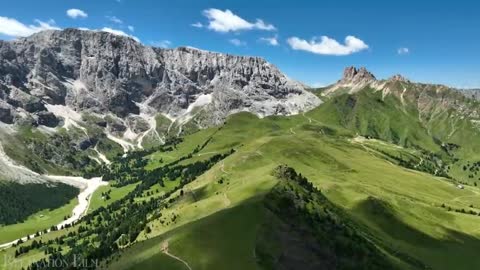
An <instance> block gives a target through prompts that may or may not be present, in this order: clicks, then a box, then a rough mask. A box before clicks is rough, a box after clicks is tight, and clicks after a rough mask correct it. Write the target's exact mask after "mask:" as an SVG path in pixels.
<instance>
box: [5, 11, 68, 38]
mask: <svg viewBox="0 0 480 270" xmlns="http://www.w3.org/2000/svg"><path fill="white" fill-rule="evenodd" d="M35 23H36V25H33V24H31V25H25V24H23V23H21V22H19V21H17V20H15V19H13V18H8V17H1V16H0V34H4V35H6V36H11V37H26V36H30V35H32V34H34V33H37V32H40V31H43V30H49V29H55V30H59V29H60V28H59V27H57V26H56V25H55V21H54V20H49V21H48V22H43V21H40V20H35Z"/></svg>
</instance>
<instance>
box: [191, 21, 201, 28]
mask: <svg viewBox="0 0 480 270" xmlns="http://www.w3.org/2000/svg"><path fill="white" fill-rule="evenodd" d="M190 26H193V27H196V28H203V24H202V23H201V22H196V23H192V24H190Z"/></svg>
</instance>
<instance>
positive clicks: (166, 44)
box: [150, 39, 172, 48]
mask: <svg viewBox="0 0 480 270" xmlns="http://www.w3.org/2000/svg"><path fill="white" fill-rule="evenodd" d="M150 44H151V45H152V46H154V47H159V48H169V47H170V46H172V42H171V41H170V40H166V39H165V40H160V41H153V42H150Z"/></svg>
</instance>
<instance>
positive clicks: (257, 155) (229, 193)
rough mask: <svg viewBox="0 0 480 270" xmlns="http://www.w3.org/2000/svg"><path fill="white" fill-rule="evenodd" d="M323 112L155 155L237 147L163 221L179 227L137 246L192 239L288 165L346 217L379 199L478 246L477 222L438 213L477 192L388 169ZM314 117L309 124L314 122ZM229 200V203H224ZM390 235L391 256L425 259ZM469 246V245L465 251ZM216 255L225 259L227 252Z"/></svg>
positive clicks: (202, 135) (434, 255) (439, 233)
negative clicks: (179, 234)
mask: <svg viewBox="0 0 480 270" xmlns="http://www.w3.org/2000/svg"><path fill="white" fill-rule="evenodd" d="M320 109H321V107H319V108H317V109H315V110H314V111H312V112H310V113H307V114H305V116H303V115H297V116H293V117H267V118H264V119H258V118H257V117H255V116H253V115H251V114H248V113H241V114H238V115H233V116H231V117H229V119H227V122H226V124H225V125H224V126H223V127H222V128H221V129H220V130H218V129H210V130H206V131H199V132H196V133H193V134H191V135H189V136H187V137H186V139H185V140H184V142H182V143H181V144H179V145H178V146H177V149H173V150H172V151H170V152H168V153H155V154H152V155H151V157H153V156H155V155H157V154H158V155H159V156H161V157H165V160H167V157H166V155H167V154H168V155H170V156H172V157H171V158H170V160H174V159H175V158H176V157H181V156H184V155H185V153H191V151H192V150H193V149H194V148H195V147H197V146H198V145H201V144H202V143H203V142H204V141H205V140H206V139H207V138H208V137H209V136H210V135H209V134H208V132H212V131H213V130H217V133H216V134H215V135H214V136H213V137H212V139H211V141H210V142H209V143H208V144H207V145H206V146H205V148H204V149H203V150H202V151H200V152H199V153H198V154H205V157H208V156H209V155H211V154H208V153H211V152H219V151H224V150H225V149H231V148H232V147H234V148H236V149H237V150H238V151H237V153H235V154H233V155H232V156H229V157H228V158H226V159H225V160H224V163H222V164H217V165H216V166H214V167H212V168H211V169H210V170H209V171H208V172H206V173H205V174H204V175H202V176H200V177H199V178H198V179H197V180H195V181H194V182H192V183H190V184H188V185H187V186H186V187H185V189H184V191H185V194H186V195H185V196H183V197H182V199H181V200H176V201H175V202H174V203H172V205H171V206H170V207H169V209H167V210H166V211H165V212H164V213H165V215H164V216H168V215H167V214H171V213H175V214H178V215H179V217H178V219H177V221H176V223H175V224H171V225H168V226H166V227H165V226H164V227H159V225H158V224H153V225H154V226H152V229H153V230H154V233H152V234H147V235H141V236H140V238H139V239H138V241H143V240H144V239H146V238H150V237H152V236H155V235H164V234H165V233H169V232H171V231H173V230H176V229H177V228H185V230H186V232H185V233H188V232H187V231H188V230H189V229H188V226H189V224H193V223H195V222H197V221H200V220H203V219H204V218H208V217H211V216H214V215H216V214H218V213H220V212H221V211H226V210H224V209H235V208H236V207H237V206H239V205H243V203H245V202H246V201H248V200H249V199H251V198H252V197H256V196H259V195H260V194H263V193H265V192H268V190H270V189H271V187H272V186H273V185H274V184H275V181H274V180H273V179H272V178H271V176H269V172H270V171H271V169H273V166H275V164H279V163H288V164H292V166H294V167H295V168H298V169H299V171H302V173H305V175H306V176H307V177H308V178H309V179H311V181H312V182H314V183H315V185H316V186H317V187H320V188H321V189H322V192H324V194H325V196H327V198H329V199H330V200H331V201H332V202H333V203H335V204H336V205H338V206H340V207H342V208H344V209H346V211H348V212H349V213H355V212H356V209H357V208H356V206H357V205H358V204H361V203H362V202H363V201H364V200H366V199H368V196H374V197H375V198H378V199H379V200H382V201H385V202H387V203H388V205H391V206H392V207H393V208H394V209H396V211H394V212H393V213H394V215H395V217H396V218H397V219H398V220H401V221H402V222H403V223H404V224H407V225H408V226H411V227H413V228H415V229H416V230H417V231H419V232H421V233H423V234H425V235H428V236H429V237H431V238H432V239H436V240H441V239H443V238H445V237H451V235H450V234H449V232H450V231H453V232H461V233H463V234H465V235H468V236H469V237H470V239H471V240H473V241H472V242H473V243H475V241H476V240H475V238H476V237H477V235H478V234H477V233H475V230H476V228H475V223H476V222H477V219H476V218H477V217H473V216H468V215H461V214H457V213H449V212H446V211H445V210H444V209H441V208H440V207H439V205H441V204H442V203H445V202H448V203H449V204H452V205H454V206H455V207H456V208H459V207H468V205H470V204H474V205H477V204H478V205H480V202H479V198H478V194H477V193H476V192H475V189H473V188H470V187H467V188H466V189H465V190H458V189H456V188H455V187H454V186H453V184H451V183H449V182H447V181H445V179H440V178H434V177H432V176H431V175H428V174H424V173H420V172H417V171H412V170H407V169H405V168H401V167H398V166H396V165H395V164H390V163H388V162H387V161H386V160H385V159H384V157H382V156H379V155H374V154H372V153H370V152H369V151H366V150H365V149H363V147H362V146H360V145H356V144H353V143H351V142H350V141H349V139H351V138H352V137H354V136H355V132H352V131H349V130H348V127H345V126H342V125H339V124H338V123H335V122H334V121H333V122H332V121H330V120H331V119H330V118H329V117H328V116H329V114H328V112H322V113H318V111H317V110H320ZM372 114H373V113H372ZM309 117H310V118H311V119H312V120H309V119H308V118H309ZM379 130H381V129H379ZM385 134H388V133H385ZM190 138H192V140H191V141H190ZM430 138H431V137H430ZM434 143H435V142H434ZM436 146H438V144H436ZM395 151H397V150H395V148H394V147H392V150H391V152H392V153H395ZM411 155H412V158H414V157H415V156H417V155H416V153H412V154H411ZM196 158H198V159H196ZM201 159H202V156H196V157H192V160H201ZM157 161H158V160H155V159H154V158H151V159H150V162H149V164H148V165H147V166H150V168H156V167H158V166H162V164H164V163H165V162H166V161H164V163H160V162H157ZM184 162H185V163H188V162H189V161H188V160H185V161H184ZM224 171H225V172H224ZM221 178H224V179H225V182H224V184H220V183H218V180H219V179H221ZM227 183H228V184H227ZM224 194H225V196H224ZM177 195H178V194H174V195H173V196H177ZM227 197H228V201H229V202H230V203H227V202H226V198H227ZM355 217H356V218H358V222H359V223H361V224H365V226H367V229H372V230H375V232H376V230H382V228H378V227H377V226H375V224H371V223H368V221H369V220H370V219H371V218H372V217H371V216H368V215H367V213H365V212H363V213H360V214H359V215H358V216H355ZM439 223H440V224H442V225H443V226H442V227H441V228H438V226H437V224H439ZM155 226H156V227H155ZM390 234H391V232H383V233H381V232H380V233H378V235H379V241H381V242H382V243H383V244H384V246H386V247H389V249H388V250H393V251H396V252H400V253H402V254H407V255H408V256H412V257H413V258H414V259H415V260H423V257H422V258H418V257H417V256H418V255H417V254H415V252H412V250H415V249H413V248H412V247H413V245H414V243H412V242H409V241H405V242H406V243H404V244H402V245H398V247H397V242H398V241H399V240H398V239H392V238H389V237H388V236H389V235H390ZM416 235H417V234H416V233H415V231H407V233H405V234H404V237H406V238H407V240H408V237H410V238H415V237H416ZM191 237H192V236H188V237H185V239H184V240H182V241H183V243H184V244H186V245H188V242H189V239H190V238H191ZM460 240H461V238H460ZM441 242H442V243H444V245H445V247H448V246H449V245H454V243H450V242H448V241H441ZM474 245H475V244H474ZM454 246H455V249H456V250H457V251H456V253H455V254H456V255H458V260H465V261H466V260H467V259H466V257H463V256H461V254H462V247H461V246H457V245H454ZM470 246H472V245H469V246H468V247H464V248H469V247H470ZM392 247H395V248H392ZM445 250H446V249H443V248H439V249H436V248H435V247H431V248H430V249H429V250H423V251H422V253H421V254H423V255H425V256H424V257H425V258H426V259H425V260H426V262H425V264H427V265H439V266H440V267H438V268H439V269H443V268H445V267H442V264H444V263H445V262H446V261H449V260H451V258H450V256H451V255H450V254H448V252H445ZM216 252H218V253H219V254H222V251H218V250H217V251H216ZM172 253H173V254H176V253H175V250H173V249H172ZM465 254H469V252H465ZM176 255H177V254H176ZM180 255H182V254H180ZM187 255H188V256H185V258H187V261H189V262H190V260H189V259H188V258H189V257H192V258H195V257H199V256H201V255H202V254H201V253H200V252H198V251H195V250H193V251H191V252H189V253H188V254H187ZM182 258H184V257H182ZM220 259H222V258H219V260H220ZM432 262H433V263H432ZM460 265H461V266H464V265H462V264H460Z"/></svg>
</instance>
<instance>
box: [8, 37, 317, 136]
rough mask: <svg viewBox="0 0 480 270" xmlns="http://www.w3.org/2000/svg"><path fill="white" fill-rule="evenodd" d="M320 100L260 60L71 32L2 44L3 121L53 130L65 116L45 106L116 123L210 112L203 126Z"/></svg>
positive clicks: (299, 108) (293, 110) (294, 110)
mask: <svg viewBox="0 0 480 270" xmlns="http://www.w3.org/2000/svg"><path fill="white" fill-rule="evenodd" d="M319 103H320V100H319V99H318V98H317V97H316V96H315V95H313V94H311V93H309V92H308V91H306V90H305V87H304V86H303V85H301V84H300V83H297V82H295V81H293V80H290V79H289V78H287V77H286V76H285V75H284V74H283V73H282V72H281V71H280V70H279V69H278V68H277V67H275V66H274V65H272V64H270V63H269V62H267V61H265V60H264V59H262V58H259V57H247V56H235V55H230V54H225V53H215V52H208V51H204V50H200V49H195V48H191V47H180V48H175V49H162V48H155V47H150V46H144V45H143V44H141V43H139V42H137V41H135V40H134V39H132V38H129V37H125V36H119V35H115V34H111V33H107V32H102V31H84V30H79V29H71V28H70V29H65V30H48V31H43V32H40V33H37V34H34V35H32V36H30V37H26V38H21V39H18V40H14V41H0V121H4V122H16V121H17V120H18V118H28V119H29V121H30V120H32V121H34V122H35V123H37V124H39V125H43V124H44V123H48V126H55V125H56V123H57V122H56V121H55V117H52V114H57V115H55V116H58V117H62V116H59V115H58V111H54V110H52V106H49V105H54V106H64V107H66V108H65V110H70V109H72V110H73V111H75V112H79V113H82V112H86V111H87V112H92V113H96V114H100V115H108V114H113V115H115V116H116V117H119V118H121V119H126V118H127V117H130V116H132V115H136V116H138V115H143V116H144V115H145V114H146V112H148V113H149V114H163V115H166V116H168V117H169V119H182V120H181V121H187V120H190V114H191V112H192V110H193V109H194V108H196V109H195V111H198V107H201V108H203V109H204V110H205V111H207V113H205V114H204V115H203V116H202V119H201V121H202V123H199V125H200V126H203V127H205V126H209V125H213V124H218V123H222V122H223V120H224V119H225V118H226V117H227V116H228V115H229V114H231V113H234V112H238V111H249V112H252V113H255V114H257V115H259V116H267V115H272V114H281V115H288V114H294V113H299V112H302V111H306V110H309V109H312V108H313V107H315V106H317V105H318V104H319ZM197 115H198V113H197ZM192 117H193V116H192ZM63 118H65V117H63ZM137 118H138V117H137ZM179 121H180V120H179ZM182 123H183V122H182Z"/></svg>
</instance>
